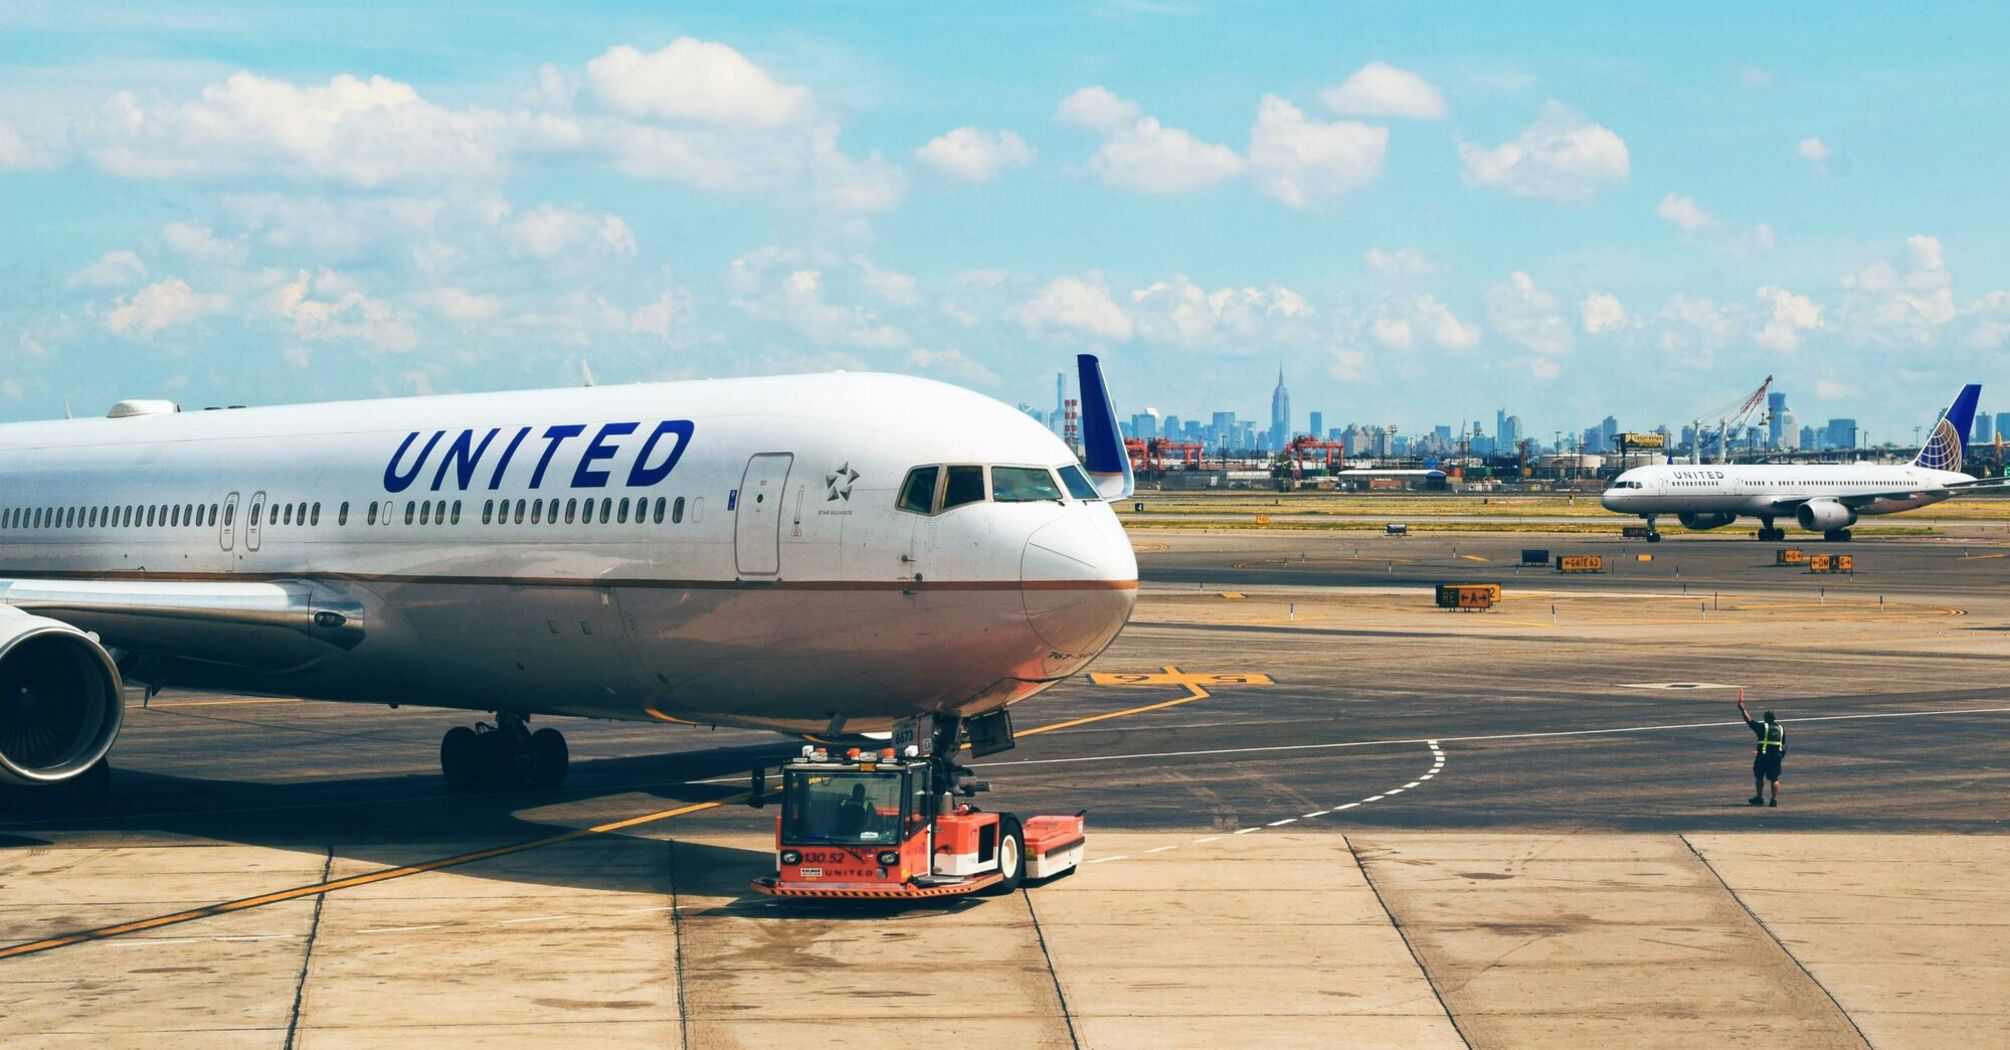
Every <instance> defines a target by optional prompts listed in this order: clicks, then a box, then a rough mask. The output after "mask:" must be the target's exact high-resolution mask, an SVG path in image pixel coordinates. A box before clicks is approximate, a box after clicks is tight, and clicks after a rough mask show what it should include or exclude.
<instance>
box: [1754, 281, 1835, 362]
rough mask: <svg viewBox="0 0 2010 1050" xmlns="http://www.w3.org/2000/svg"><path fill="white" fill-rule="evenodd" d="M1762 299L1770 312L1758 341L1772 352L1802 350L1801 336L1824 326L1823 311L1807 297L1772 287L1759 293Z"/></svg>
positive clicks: (1762, 289)
mask: <svg viewBox="0 0 2010 1050" xmlns="http://www.w3.org/2000/svg"><path fill="white" fill-rule="evenodd" d="M1758 298H1759V300H1760V301H1761V302H1764V303H1767V304H1769V307H1770V308H1769V310H1768V315H1767V318H1766V322H1765V324H1764V325H1763V326H1761V327H1760V329H1759V333H1758V335H1757V336H1755V337H1754V338H1755V341H1757V342H1758V344H1759V345H1760V346H1763V347H1765V348H1766V349H1768V350H1778V351H1781V352H1789V351H1793V350H1799V349H1800V348H1801V334H1802V333H1803V332H1811V331H1814V330H1815V329H1818V328H1820V327H1821V326H1822V308H1821V307H1819V306H1816V305H1815V304H1814V303H1813V302H1811V301H1809V299H1808V297H1807V296H1804V295H1796V294H1794V293H1793V292H1790V291H1787V290H1786V289H1785V288H1778V287H1774V286H1771V285H1768V286H1766V287H1764V288H1761V289H1759V291H1758Z"/></svg>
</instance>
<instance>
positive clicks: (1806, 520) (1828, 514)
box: [1794, 499, 1856, 532]
mask: <svg viewBox="0 0 2010 1050" xmlns="http://www.w3.org/2000/svg"><path fill="white" fill-rule="evenodd" d="M1794 520H1795V521H1798V522H1800V523H1801V528H1804V529H1806V530H1808V531H1809V532H1833V531H1834V530H1836V529H1847V528H1849V527H1850V526H1851V525H1854V524H1856V511H1853V510H1851V509H1849V508H1848V507H1845V506H1843V505H1842V504H1840V503H1837V502H1836V501H1835V500H1832V499H1812V500H1809V501H1807V502H1806V503H1803V504H1801V505H1800V506H1798V507H1795V508H1794Z"/></svg>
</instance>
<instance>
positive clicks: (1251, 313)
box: [1131, 274, 1313, 346]
mask: <svg viewBox="0 0 2010 1050" xmlns="http://www.w3.org/2000/svg"><path fill="white" fill-rule="evenodd" d="M1131 303H1132V313H1133V315H1134V324H1135V327H1136V331H1137V335H1138V337H1139V338H1141V339H1144V340H1145V341H1147V342H1152V343H1172V344H1176V345H1180V346H1202V345H1210V344H1217V343H1220V342H1221V341H1223V340H1251V339H1256V338H1258V337H1262V338H1263V339H1264V341H1265V342H1267V343H1275V342H1288V341H1294V340H1296V339H1298V338H1301V337H1302V336H1303V335H1305V334H1306V333H1305V331H1304V329H1303V327H1302V325H1301V324H1300V322H1302V321H1304V320H1305V319H1307V318H1309V317H1310V316H1311V315H1312V312H1313V311H1312V305H1311V304H1310V303H1308V302H1307V301H1306V300H1305V297H1304V296H1302V295H1299V294H1298V293H1297V292H1294V291H1292V290H1291V289H1289V288H1285V287H1282V286H1279V285H1272V286H1270V287H1269V288H1254V287H1244V288H1219V289H1216V290H1215V291H1213V292H1209V291H1207V290H1206V289H1204V288H1202V287H1201V286H1200V285H1198V284H1195V283H1194V282H1193V281H1192V280H1191V279H1190V278H1188V277H1187V276H1186V275H1185V274H1176V275H1174V277H1173V278H1172V280H1170V281H1155V282H1153V283H1151V284H1149V285H1147V286H1145V287H1143V288H1140V289H1138V290H1137V291H1134V292H1132V293H1131Z"/></svg>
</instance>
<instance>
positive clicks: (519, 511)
mask: <svg viewBox="0 0 2010 1050" xmlns="http://www.w3.org/2000/svg"><path fill="white" fill-rule="evenodd" d="M523 511H524V505H523V501H522V500H517V501H516V523H517V524H518V525H521V524H523Z"/></svg>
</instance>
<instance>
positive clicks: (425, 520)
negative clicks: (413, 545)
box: [419, 500, 433, 525]
mask: <svg viewBox="0 0 2010 1050" xmlns="http://www.w3.org/2000/svg"><path fill="white" fill-rule="evenodd" d="M432 523H433V504H432V501H430V500H420V501H419V524H421V525H431V524H432Z"/></svg>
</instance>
